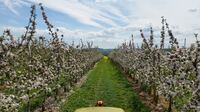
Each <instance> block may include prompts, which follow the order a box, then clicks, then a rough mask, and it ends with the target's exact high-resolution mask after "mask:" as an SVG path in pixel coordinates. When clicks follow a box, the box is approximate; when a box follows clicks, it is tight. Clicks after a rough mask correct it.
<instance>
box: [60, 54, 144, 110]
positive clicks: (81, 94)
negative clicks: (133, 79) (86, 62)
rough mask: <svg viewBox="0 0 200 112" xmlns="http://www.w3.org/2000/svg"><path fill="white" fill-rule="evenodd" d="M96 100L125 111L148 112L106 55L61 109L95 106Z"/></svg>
mask: <svg viewBox="0 0 200 112" xmlns="http://www.w3.org/2000/svg"><path fill="white" fill-rule="evenodd" d="M98 100H103V101H104V105H105V106H109V107H119V108H122V109H124V110H125V111H126V112H148V111H147V109H146V108H145V106H144V105H143V104H142V103H141V101H140V99H139V97H138V96H137V95H136V94H135V93H134V91H133V89H132V86H131V85H130V84H129V83H128V81H127V80H126V78H125V77H124V76H123V75H122V74H121V72H120V71H119V70H118V68H117V67H116V66H115V65H113V64H112V63H111V62H110V60H109V59H108V58H107V57H104V58H103V59H102V60H101V61H100V62H98V63H97V65H96V66H95V67H94V69H93V70H92V71H90V72H89V74H88V79H87V81H86V83H84V84H83V86H82V87H81V88H79V89H77V90H76V92H75V93H74V94H72V95H71V96H70V97H69V99H68V100H67V102H65V104H63V105H62V111H64V112H74V111H75V110H76V109H77V108H81V107H90V106H95V103H96V101H98Z"/></svg>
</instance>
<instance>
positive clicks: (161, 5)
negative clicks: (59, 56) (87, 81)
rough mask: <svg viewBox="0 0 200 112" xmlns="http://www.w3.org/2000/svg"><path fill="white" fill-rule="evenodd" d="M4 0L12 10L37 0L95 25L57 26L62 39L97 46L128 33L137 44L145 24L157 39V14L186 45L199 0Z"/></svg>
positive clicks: (197, 25)
mask: <svg viewBox="0 0 200 112" xmlns="http://www.w3.org/2000/svg"><path fill="white" fill-rule="evenodd" d="M0 1H1V0H0ZM2 1H3V0H2ZM6 1H7V2H6ZM6 1H5V2H6V5H7V6H8V8H9V9H10V10H11V11H12V12H14V13H16V11H17V10H16V9H15V7H17V6H19V4H21V3H20V2H24V3H30V2H31V3H39V2H41V3H43V4H44V6H45V7H47V8H48V9H51V10H54V11H57V12H61V13H63V14H66V15H68V16H71V17H73V18H74V19H75V20H77V21H79V22H81V23H83V24H86V25H90V26H95V27H98V28H97V29H96V30H98V31H84V30H85V29H83V27H82V28H79V27H77V30H70V29H67V28H65V27H64V26H61V27H60V29H61V31H62V32H63V33H64V35H65V40H66V41H69V42H70V41H72V40H76V41H77V42H78V41H79V40H80V38H83V39H85V40H93V41H94V43H95V45H99V46H100V47H107V48H108V47H112V48H113V47H116V46H117V45H118V44H120V43H121V42H124V41H125V40H129V39H130V35H131V34H134V37H136V38H135V41H136V43H139V44H140V43H141V38H140V33H139V29H143V28H145V30H144V31H145V35H146V37H148V36H149V33H148V28H149V27H150V26H153V28H154V29H155V37H156V41H157V42H156V43H159V41H160V40H159V35H160V26H161V18H160V17H161V16H165V17H166V18H167V21H168V23H169V24H170V27H171V28H172V29H173V32H174V34H175V36H176V37H177V38H178V40H179V41H180V43H183V40H184V39H185V38H187V43H188V45H189V44H190V43H192V42H193V41H194V38H193V32H196V33H199V32H200V30H199V29H200V21H199V17H200V13H199V9H200V6H199V4H200V0H192V1H191V0H56V1H55V0H16V1H18V2H17V4H18V5H16V4H13V2H11V1H15V0H6ZM121 23H123V25H121ZM105 24H107V25H110V26H112V27H107V26H106V25H105ZM99 28H102V29H99ZM15 31H16V30H15ZM167 44H168V43H166V45H167Z"/></svg>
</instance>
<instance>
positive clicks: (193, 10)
mask: <svg viewBox="0 0 200 112" xmlns="http://www.w3.org/2000/svg"><path fill="white" fill-rule="evenodd" d="M188 11H189V12H197V11H198V9H196V8H193V9H188Z"/></svg>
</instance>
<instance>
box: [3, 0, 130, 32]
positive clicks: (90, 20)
mask: <svg viewBox="0 0 200 112" xmlns="http://www.w3.org/2000/svg"><path fill="white" fill-rule="evenodd" d="M15 3H16V4H18V5H19V4H24V3H36V4H38V3H42V4H43V5H44V6H45V7H47V8H49V9H51V10H54V11H57V12H60V13H63V14H66V15H68V16H71V17H73V18H74V19H75V20H77V21H79V22H80V23H82V24H85V25H90V26H94V27H97V28H105V26H104V25H102V24H101V23H104V24H107V25H109V26H113V27H116V26H118V24H117V23H116V21H115V20H114V19H116V18H117V19H120V18H121V20H128V19H127V18H126V17H125V16H123V14H122V13H121V12H120V11H119V10H118V9H117V8H115V7H114V6H109V5H106V6H105V7H103V6H102V5H98V4H96V3H95V2H92V1H91V2H88V1H79V0H57V1H56V2H55V0H6V1H5V2H4V4H5V5H6V6H7V7H8V8H9V9H10V10H11V11H12V12H14V13H15V14H18V12H17V10H16V9H15V7H17V5H15ZM109 9H110V11H109Z"/></svg>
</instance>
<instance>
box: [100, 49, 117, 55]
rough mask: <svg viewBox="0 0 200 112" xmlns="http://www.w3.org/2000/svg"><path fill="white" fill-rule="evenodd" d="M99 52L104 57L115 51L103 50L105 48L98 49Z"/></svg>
mask: <svg viewBox="0 0 200 112" xmlns="http://www.w3.org/2000/svg"><path fill="white" fill-rule="evenodd" d="M97 50H98V51H99V52H101V53H102V54H103V55H105V56H107V55H108V54H109V53H110V52H112V51H113V50H114V49H103V48H98V49H97Z"/></svg>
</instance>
